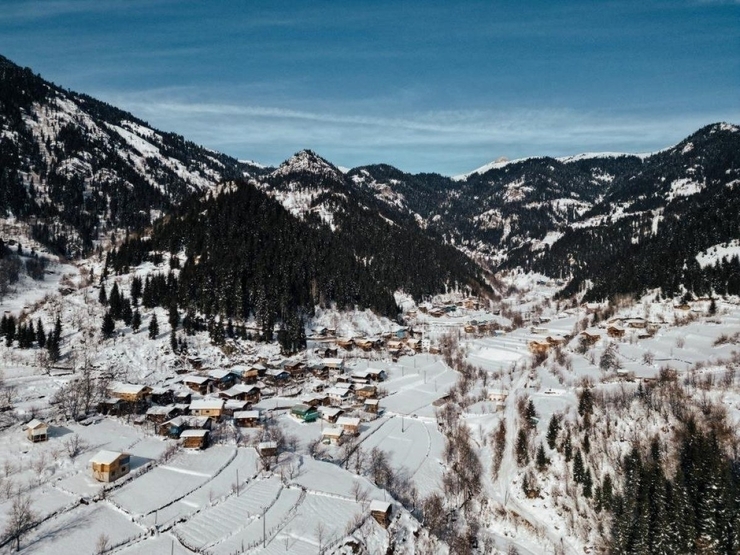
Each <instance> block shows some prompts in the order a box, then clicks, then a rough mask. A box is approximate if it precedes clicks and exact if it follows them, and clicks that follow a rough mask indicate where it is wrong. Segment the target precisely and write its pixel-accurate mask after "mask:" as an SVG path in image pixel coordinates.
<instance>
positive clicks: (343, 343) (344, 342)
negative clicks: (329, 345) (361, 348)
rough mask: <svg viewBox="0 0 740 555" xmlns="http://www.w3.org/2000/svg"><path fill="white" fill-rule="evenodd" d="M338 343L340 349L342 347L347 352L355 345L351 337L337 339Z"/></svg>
mask: <svg viewBox="0 0 740 555" xmlns="http://www.w3.org/2000/svg"><path fill="white" fill-rule="evenodd" d="M336 343H337V346H338V347H341V348H342V349H345V350H350V349H351V348H352V346H353V345H354V341H353V340H352V338H351V337H337V339H336Z"/></svg>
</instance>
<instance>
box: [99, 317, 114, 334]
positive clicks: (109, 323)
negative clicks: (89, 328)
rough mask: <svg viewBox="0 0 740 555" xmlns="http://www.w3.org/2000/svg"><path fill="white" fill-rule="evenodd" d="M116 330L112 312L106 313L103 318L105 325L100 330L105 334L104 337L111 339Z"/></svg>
mask: <svg viewBox="0 0 740 555" xmlns="http://www.w3.org/2000/svg"><path fill="white" fill-rule="evenodd" d="M115 329H116V322H115V320H113V316H112V315H111V313H110V311H106V313H105V316H103V325H102V327H101V328H100V331H101V332H102V333H103V337H104V338H106V339H109V338H110V337H111V336H112V335H113V332H114V331H115Z"/></svg>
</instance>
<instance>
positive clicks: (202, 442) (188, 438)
mask: <svg viewBox="0 0 740 555" xmlns="http://www.w3.org/2000/svg"><path fill="white" fill-rule="evenodd" d="M209 435H210V432H209V431H208V430H195V429H193V430H184V431H183V432H182V433H181V434H180V439H181V440H182V446H183V447H185V448H186V449H205V448H206V447H208V439H209Z"/></svg>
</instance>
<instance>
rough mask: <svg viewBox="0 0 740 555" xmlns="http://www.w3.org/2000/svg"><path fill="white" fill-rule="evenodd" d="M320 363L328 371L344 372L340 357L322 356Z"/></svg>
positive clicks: (342, 360)
mask: <svg viewBox="0 0 740 555" xmlns="http://www.w3.org/2000/svg"><path fill="white" fill-rule="evenodd" d="M321 364H322V366H324V367H325V368H328V369H329V370H330V371H333V372H338V373H339V374H343V373H344V359H342V358H322V359H321Z"/></svg>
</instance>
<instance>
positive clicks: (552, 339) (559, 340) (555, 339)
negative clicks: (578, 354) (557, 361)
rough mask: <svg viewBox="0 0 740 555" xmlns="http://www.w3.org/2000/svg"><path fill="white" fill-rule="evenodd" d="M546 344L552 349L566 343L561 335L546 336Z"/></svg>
mask: <svg viewBox="0 0 740 555" xmlns="http://www.w3.org/2000/svg"><path fill="white" fill-rule="evenodd" d="M547 342H548V343H549V344H550V345H552V346H553V347H560V346H562V345H565V344H566V343H567V342H568V341H567V339H565V337H563V336H562V335H548V336H547Z"/></svg>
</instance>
